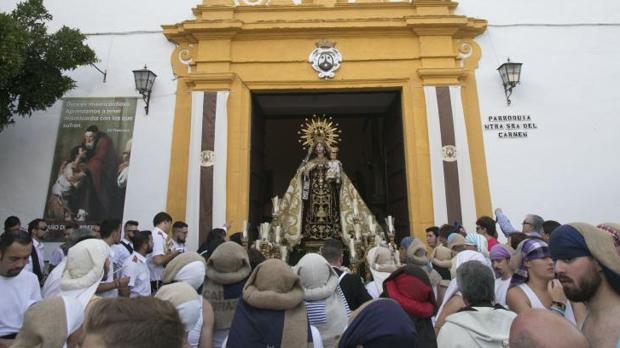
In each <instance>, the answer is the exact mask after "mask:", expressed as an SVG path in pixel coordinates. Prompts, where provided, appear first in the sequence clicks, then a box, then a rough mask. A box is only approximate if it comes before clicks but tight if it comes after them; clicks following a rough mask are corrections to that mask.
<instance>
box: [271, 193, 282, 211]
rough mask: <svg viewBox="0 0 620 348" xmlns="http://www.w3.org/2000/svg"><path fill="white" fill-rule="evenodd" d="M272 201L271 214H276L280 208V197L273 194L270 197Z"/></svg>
mask: <svg viewBox="0 0 620 348" xmlns="http://www.w3.org/2000/svg"><path fill="white" fill-rule="evenodd" d="M271 202H272V203H273V215H278V211H279V210H280V199H279V198H278V196H275V197H273V198H272V199H271Z"/></svg>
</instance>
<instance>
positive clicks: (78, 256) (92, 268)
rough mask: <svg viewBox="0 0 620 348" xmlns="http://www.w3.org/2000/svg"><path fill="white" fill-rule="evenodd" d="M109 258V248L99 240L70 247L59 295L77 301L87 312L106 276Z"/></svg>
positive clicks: (84, 241)
mask: <svg viewBox="0 0 620 348" xmlns="http://www.w3.org/2000/svg"><path fill="white" fill-rule="evenodd" d="M109 257H110V247H109V246H108V244H106V243H105V242H104V241H102V240H100V239H87V240H83V241H81V242H79V243H77V244H76V245H74V246H73V247H71V248H70V249H69V252H68V253H67V262H66V264H65V268H64V271H63V273H62V278H61V279H60V295H61V296H67V297H71V298H75V299H77V300H78V301H79V302H80V303H81V304H82V308H84V309H85V310H87V309H88V305H89V304H90V302H91V300H92V299H93V296H94V295H95V291H96V290H97V287H98V286H99V283H100V282H101V280H102V279H103V278H104V277H105V275H106V274H105V273H106V272H107V269H108V266H109V263H110V260H109Z"/></svg>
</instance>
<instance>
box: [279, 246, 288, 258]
mask: <svg viewBox="0 0 620 348" xmlns="http://www.w3.org/2000/svg"><path fill="white" fill-rule="evenodd" d="M287 253H288V250H287V249H286V246H284V245H281V246H280V256H282V261H284V262H286V256H287Z"/></svg>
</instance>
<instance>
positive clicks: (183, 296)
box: [155, 282, 202, 343]
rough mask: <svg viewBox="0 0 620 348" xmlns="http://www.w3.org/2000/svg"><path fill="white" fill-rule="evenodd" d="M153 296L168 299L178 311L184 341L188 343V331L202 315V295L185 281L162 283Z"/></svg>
mask: <svg viewBox="0 0 620 348" xmlns="http://www.w3.org/2000/svg"><path fill="white" fill-rule="evenodd" d="M155 298H158V299H160V300H164V301H170V302H171V303H172V304H173V305H174V307H175V308H176V309H177V311H178V312H179V317H181V322H182V323H183V326H184V328H185V332H186V335H185V343H188V335H189V333H190V332H191V331H192V330H193V329H194V328H195V327H196V325H197V324H198V322H199V319H200V317H201V316H202V296H200V294H198V293H197V292H196V289H194V288H192V287H191V286H190V285H189V284H187V283H185V282H178V283H172V284H166V285H162V287H161V288H159V290H157V293H155Z"/></svg>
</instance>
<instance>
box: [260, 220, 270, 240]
mask: <svg viewBox="0 0 620 348" xmlns="http://www.w3.org/2000/svg"><path fill="white" fill-rule="evenodd" d="M270 226H271V224H270V223H268V222H263V223H262V224H260V236H261V239H262V240H263V241H266V242H267V241H269V227H270Z"/></svg>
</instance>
